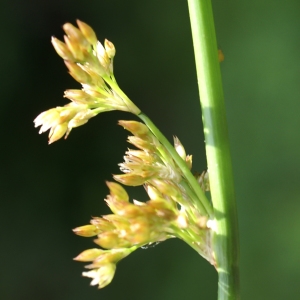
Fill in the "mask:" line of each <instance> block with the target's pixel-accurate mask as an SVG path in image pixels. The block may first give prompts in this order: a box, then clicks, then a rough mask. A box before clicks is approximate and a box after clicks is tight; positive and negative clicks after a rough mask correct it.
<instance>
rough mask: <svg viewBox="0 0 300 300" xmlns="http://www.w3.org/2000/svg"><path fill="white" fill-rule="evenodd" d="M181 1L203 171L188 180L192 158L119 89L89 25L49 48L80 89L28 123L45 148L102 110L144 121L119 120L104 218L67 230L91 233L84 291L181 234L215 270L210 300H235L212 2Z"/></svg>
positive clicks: (232, 213)
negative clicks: (120, 141) (123, 140)
mask: <svg viewBox="0 0 300 300" xmlns="http://www.w3.org/2000/svg"><path fill="white" fill-rule="evenodd" d="M188 4H189V11H190V18H191V25H192V33H193V41H194V48H195V57H196V67H197V74H198V79H199V80H198V82H199V91H200V99H201V101H200V102H201V106H202V113H203V121H204V132H205V138H206V154H207V162H208V172H203V173H202V174H201V175H193V174H192V172H191V169H192V156H191V155H187V154H186V152H185V149H184V147H183V145H182V144H181V142H180V140H179V139H178V138H177V137H174V144H173V145H172V144H171V143H170V142H169V141H168V140H167V139H166V138H165V136H164V135H163V134H162V133H161V132H160V131H159V129H158V128H157V127H156V126H155V125H154V124H153V123H152V121H151V120H150V119H149V118H148V117H147V116H146V115H145V114H144V113H143V112H141V110H140V109H139V108H138V107H137V106H136V105H135V104H134V103H133V102H132V101H131V100H130V99H129V98H128V97H127V96H126V94H125V93H124V92H123V91H122V90H121V88H120V87H119V85H118V83H117V81H116V78H115V76H114V71H113V60H114V56H115V54H116V49H115V47H114V45H113V44H112V43H111V42H110V41H108V40H105V41H104V43H103V45H102V44H101V43H100V42H99V41H98V40H97V37H96V34H95V32H94V31H93V29H92V28H91V27H90V26H89V25H87V24H86V23H84V22H82V21H79V20H77V26H78V27H75V26H73V25H72V24H70V23H66V24H65V25H64V26H63V29H64V31H65V36H64V42H62V41H60V40H58V39H56V38H52V44H53V46H54V48H55V50H56V52H57V53H58V55H59V56H60V57H61V58H62V59H63V60H64V62H65V64H66V66H67V68H68V70H69V73H70V75H71V76H72V77H73V78H74V79H75V80H76V81H78V82H79V83H80V84H81V85H82V89H80V90H79V89H78V90H75V89H70V90H66V91H65V94H64V97H65V98H67V99H69V100H70V102H69V103H68V104H66V105H65V106H63V107H56V108H52V109H49V110H47V111H45V112H42V113H41V114H40V115H38V116H37V118H36V119H35V120H34V123H35V126H36V127H38V126H41V127H40V131H39V132H40V133H43V132H45V131H47V130H49V144H51V143H53V142H55V141H57V140H59V139H60V138H62V137H63V136H64V137H65V138H67V137H68V135H69V134H70V132H71V130H72V129H73V128H76V127H78V126H81V125H83V124H85V123H87V122H88V120H89V119H91V118H93V117H95V116H97V115H98V114H99V113H102V112H106V111H112V110H121V111H126V112H129V113H132V114H134V115H136V116H137V117H139V118H140V119H141V121H142V122H137V121H125V120H121V121H119V125H120V126H122V127H123V128H124V129H126V130H127V131H129V132H130V133H131V134H132V135H131V136H129V137H128V142H129V143H130V144H131V145H132V146H133V147H132V149H131V148H130V149H128V151H127V152H126V153H125V156H124V162H123V163H120V164H119V166H120V170H121V171H122V172H123V174H119V175H114V180H115V181H116V182H107V183H106V184H107V186H108V188H109V195H108V196H107V197H106V199H105V201H106V203H107V205H108V206H109V208H110V210H111V214H108V215H104V216H102V217H94V218H93V219H92V220H91V221H90V224H88V225H84V226H80V227H77V228H75V229H74V230H73V231H74V232H75V233H76V234H77V235H79V236H83V237H95V239H94V242H95V244H96V245H97V246H98V247H96V248H92V249H88V250H85V251H83V252H82V253H80V254H79V255H78V256H77V257H76V258H75V260H77V261H81V262H88V265H87V266H86V268H87V269H88V270H87V271H86V272H83V276H86V277H89V278H91V279H92V282H91V285H97V286H98V288H103V287H105V286H106V285H108V284H109V283H110V282H111V280H112V279H113V277H114V274H115V271H116V265H117V263H118V262H119V261H120V260H122V259H123V258H125V257H126V256H128V255H129V254H131V253H132V252H134V251H135V250H136V249H138V248H140V247H144V246H145V245H148V244H154V243H157V242H162V241H164V240H166V239H169V238H179V239H181V240H183V241H184V242H186V243H187V244H188V245H189V246H191V247H192V248H193V249H194V250H195V251H197V253H199V254H200V255H201V256H202V257H204V258H205V259H206V260H207V261H208V262H209V263H210V264H212V265H213V266H214V267H215V268H216V270H217V272H218V274H219V293H218V294H219V296H218V297H219V298H218V299H239V294H238V245H237V222H236V208H235V201H234V191H233V180H232V171H231V160H230V152H229V143H228V137H227V129H226V128H227V126H226V119H225V109H224V101H223V91H222V84H221V75H220V67H219V61H220V60H222V59H223V57H222V54H221V53H220V52H218V50H217V44H216V38H215V30H214V23H213V17H212V9H211V3H210V1H209V0H198V1H195V0H189V1H188ZM122 185H125V186H140V185H143V186H144V187H145V190H146V192H147V194H148V198H149V200H148V201H146V202H140V201H137V200H133V201H130V197H129V196H128V194H127V192H126V190H125V189H124V187H123V186H122ZM207 193H210V194H211V199H212V201H210V200H208V198H207Z"/></svg>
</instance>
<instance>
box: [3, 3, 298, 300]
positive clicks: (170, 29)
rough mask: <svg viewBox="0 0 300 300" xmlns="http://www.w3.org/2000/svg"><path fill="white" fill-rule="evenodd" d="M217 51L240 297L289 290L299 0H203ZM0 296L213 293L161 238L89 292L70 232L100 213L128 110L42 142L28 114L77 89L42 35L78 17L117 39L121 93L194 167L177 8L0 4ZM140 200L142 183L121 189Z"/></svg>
mask: <svg viewBox="0 0 300 300" xmlns="http://www.w3.org/2000/svg"><path fill="white" fill-rule="evenodd" d="M213 6H214V12H215V20H216V29H217V37H218V43H219V45H220V48H221V49H222V50H223V52H224V54H225V61H224V62H223V63H222V65H221V68H222V74H223V82H224V92H225V98H226V108H227V117H228V123H229V132H230V141H231V149H232V158H233V168H234V176H235V184H236V195H237V202H238V212H239V226H240V242H241V293H242V299H245V300H252V299H256V300H259V299H263V300H265V299H272V300H276V299H297V297H299V294H300V258H299V253H300V233H299V231H300V185H299V179H300V159H299V153H300V134H299V125H300V117H299V112H300V101H299V94H300V93H299V91H300V63H299V62H300V55H299V53H300V34H299V32H300V2H299V0H290V1H272V0H265V1H261V0H253V1H233V0H231V1H224V0H222V1H221V0H214V1H213ZM0 15H1V18H0V22H1V27H0V28H1V48H0V53H1V68H0V72H1V73H0V74H1V83H0V87H1V88H0V105H1V108H0V113H1V118H0V122H1V126H0V137H1V168H0V172H1V175H0V177H1V178H0V179H1V180H0V197H1V198H0V201H1V207H0V222H1V224H0V230H1V233H0V237H1V248H0V257H1V259H0V260H1V265H0V276H1V278H0V298H1V299H5V300H23V299H24V300H27V299H32V300H35V299H43V300H69V299H72V300H82V299H89V300H91V299H113V300H114V299H122V300H138V299H144V300H150V299H156V300H163V299H175V300H176V299H185V300H190V299H191V300H192V299H208V300H213V299H216V297H217V295H216V288H217V276H216V272H215V271H214V269H213V268H212V267H211V266H210V265H209V264H208V263H207V262H206V261H204V259H202V258H201V257H199V256H198V255H197V254H196V252H194V251H193V250H192V249H190V248H189V247H188V246H187V245H185V244H184V243H183V242H181V241H178V240H169V241H167V242H164V243H161V244H160V245H158V246H156V247H154V248H149V249H148V250H139V251H137V252H135V253H134V254H132V255H131V256H129V257H128V258H126V259H124V261H122V262H121V263H120V264H119V265H118V269H117V272H116V276H115V278H114V280H113V282H112V283H111V285H109V286H108V287H106V288H104V289H103V290H97V288H95V287H90V286H89V283H90V280H89V279H87V278H82V277H81V272H82V271H83V270H84V268H83V267H84V264H83V263H79V262H74V261H72V258H73V257H75V256H76V255H77V254H79V253H80V252H81V251H83V250H84V249H87V248H90V247H93V243H92V239H85V238H81V237H78V236H75V235H74V234H73V233H72V231H71V229H72V228H74V227H76V226H79V225H84V224H87V223H88V222H89V220H90V218H91V216H96V215H101V214H105V213H108V208H107V207H106V206H105V205H104V201H103V199H104V197H105V196H106V194H107V188H106V186H105V183H104V181H105V180H111V174H113V173H115V174H116V173H119V170H118V167H117V163H119V162H122V159H123V154H124V151H125V150H126V147H127V144H126V137H127V132H125V131H124V130H123V129H122V128H121V127H119V126H117V125H116V124H117V120H119V119H132V116H131V115H130V114H126V113H119V112H111V113H106V114H103V115H101V116H99V117H97V118H95V119H93V120H91V121H90V122H89V123H88V124H87V125H85V126H83V127H80V128H78V129H75V130H74V131H73V132H72V133H71V135H70V137H69V138H68V139H67V140H66V141H64V140H61V141H59V142H56V143H54V144H53V145H51V146H48V145H47V134H43V135H41V136H39V135H38V130H37V129H34V127H33V122H32V120H33V119H34V118H35V117H36V116H37V115H38V114H39V113H40V112H41V111H43V110H46V109H49V108H51V107H54V106H57V105H63V104H65V103H66V101H65V100H64V99H63V98H62V95H63V91H64V90H65V89H67V88H78V84H76V83H75V81H74V80H73V79H72V78H71V77H70V76H69V75H68V74H67V70H66V68H65V66H64V64H63V62H62V60H61V59H60V58H59V57H58V56H57V55H56V53H55V52H54V50H53V49H52V46H51V44H50V36H51V35H55V36H56V37H58V38H62V35H63V32H62V29H61V26H62V25H63V24H64V23H65V22H73V23H74V22H75V20H76V18H79V19H81V20H83V21H85V22H87V23H89V24H90V25H91V26H92V27H93V28H94V29H95V31H96V32H97V35H98V38H99V39H100V41H103V40H104V38H108V39H109V40H111V41H112V42H113V43H114V44H115V46H116V48H117V56H116V59H115V75H116V78H117V80H118V82H119V84H120V86H121V87H122V89H123V90H124V91H125V92H126V93H127V94H128V95H129V96H130V98H131V99H132V100H134V101H135V103H136V104H137V105H138V106H139V107H140V108H141V109H142V110H143V111H145V112H146V113H147V114H148V115H149V116H150V117H151V119H152V120H153V121H154V122H155V123H156V125H158V127H159V128H160V129H161V130H162V131H163V132H164V133H165V135H166V136H167V137H168V138H169V139H172V135H175V134H176V135H178V136H179V138H180V140H181V141H182V143H183V144H184V145H185V147H186V150H187V152H188V153H190V154H193V157H194V169H195V170H198V171H202V170H204V169H206V162H205V152H204V138H203V134H202V125H201V117H200V116H201V115H200V111H199V101H198V91H197V85H196V75H195V67H194V56H193V49H192V40H191V32H190V24H189V18H188V10H187V3H186V1H183V0H165V1H161V0H160V1H158V0H152V1H146V0H144V1H141V0H135V1H124V0H111V1H103V0H98V1H94V0H91V1H78V0H72V1H70V0H59V1H58V0H51V1H50V0H46V1H39V0H32V1H28V0H27V1H26V0H23V1H21V0H9V1H8V0H2V1H1V4H0ZM129 191H130V195H131V197H132V198H136V199H142V200H145V199H146V196H145V194H144V192H143V189H142V188H141V189H130V190H129Z"/></svg>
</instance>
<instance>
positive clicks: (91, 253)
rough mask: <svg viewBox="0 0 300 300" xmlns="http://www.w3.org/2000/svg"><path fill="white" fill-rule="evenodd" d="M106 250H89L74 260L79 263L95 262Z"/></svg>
mask: <svg viewBox="0 0 300 300" xmlns="http://www.w3.org/2000/svg"><path fill="white" fill-rule="evenodd" d="M103 252H104V250H101V249H98V248H94V249H88V250H85V251H83V252H81V253H80V254H79V255H77V256H76V257H75V258H74V260H77V261H93V260H95V259H96V258H97V257H98V256H100V255H101V254H102V253H103Z"/></svg>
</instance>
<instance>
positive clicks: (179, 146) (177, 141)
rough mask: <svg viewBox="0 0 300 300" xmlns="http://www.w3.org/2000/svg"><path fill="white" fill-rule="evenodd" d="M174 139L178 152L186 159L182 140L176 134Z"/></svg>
mask: <svg viewBox="0 0 300 300" xmlns="http://www.w3.org/2000/svg"><path fill="white" fill-rule="evenodd" d="M173 139H174V148H175V150H176V152H177V153H178V154H179V156H180V157H181V158H182V159H183V160H185V159H186V153H185V150H184V147H183V145H182V144H181V142H180V140H179V138H178V137H177V136H174V137H173Z"/></svg>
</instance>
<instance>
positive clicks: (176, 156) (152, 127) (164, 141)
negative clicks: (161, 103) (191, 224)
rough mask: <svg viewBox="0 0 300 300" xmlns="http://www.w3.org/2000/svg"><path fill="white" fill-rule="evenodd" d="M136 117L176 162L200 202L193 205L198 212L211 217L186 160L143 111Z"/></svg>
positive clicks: (211, 214) (205, 199)
mask: <svg viewBox="0 0 300 300" xmlns="http://www.w3.org/2000/svg"><path fill="white" fill-rule="evenodd" d="M138 117H139V118H140V119H141V120H142V121H143V122H144V123H145V124H146V125H147V127H148V128H149V129H150V130H151V131H152V133H153V134H154V135H155V136H156V138H157V139H158V140H159V141H160V142H161V143H162V144H163V145H164V147H165V148H166V149H167V151H168V152H169V153H170V155H171V156H172V158H173V159H174V161H175V162H176V164H177V166H178V167H179V168H180V170H181V172H182V173H183V175H184V176H185V178H186V180H187V181H188V182H189V184H190V185H191V187H192V189H193V190H194V192H195V194H196V195H197V197H198V199H197V200H198V201H200V202H201V203H195V205H197V207H198V208H199V210H200V213H202V214H203V215H207V216H209V217H212V216H213V211H212V207H211V204H210V203H209V201H208V199H207V198H206V196H205V194H204V192H203V191H202V189H201V187H200V185H199V183H198V182H197V180H196V178H195V177H194V176H193V174H192V173H191V171H190V170H189V168H188V166H187V164H186V162H185V161H184V160H183V159H182V158H181V157H180V156H179V154H178V153H177V152H176V150H175V148H174V147H173V146H172V145H171V143H170V142H169V141H168V140H167V139H166V137H165V136H164V135H163V134H162V133H161V132H160V130H159V129H158V128H157V127H156V126H155V125H154V124H153V122H152V121H151V120H150V119H149V118H148V117H147V116H146V115H145V114H144V113H140V114H139V115H138ZM192 200H193V199H192Z"/></svg>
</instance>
